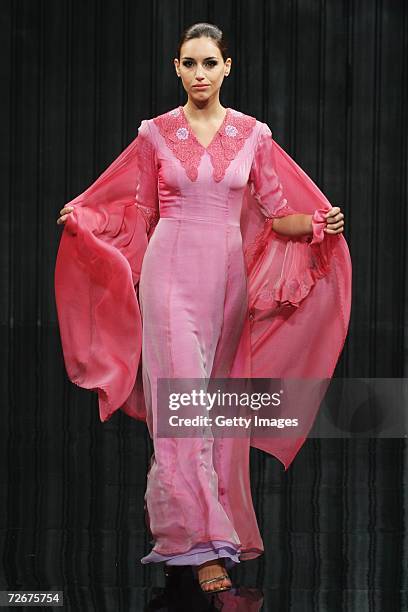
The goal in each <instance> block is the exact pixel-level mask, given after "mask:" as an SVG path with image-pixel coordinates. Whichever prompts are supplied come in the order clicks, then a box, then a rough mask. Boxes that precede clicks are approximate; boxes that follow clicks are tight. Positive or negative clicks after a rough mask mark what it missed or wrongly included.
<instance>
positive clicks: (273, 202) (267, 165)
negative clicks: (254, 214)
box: [248, 123, 296, 219]
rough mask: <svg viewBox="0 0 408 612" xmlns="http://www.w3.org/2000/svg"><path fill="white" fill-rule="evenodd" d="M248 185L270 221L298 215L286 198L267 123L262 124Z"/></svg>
mask: <svg viewBox="0 0 408 612" xmlns="http://www.w3.org/2000/svg"><path fill="white" fill-rule="evenodd" d="M248 183H249V187H250V190H251V195H252V196H253V197H254V198H255V200H256V201H257V202H258V204H259V207H260V210H261V211H262V213H263V215H264V216H265V217H267V218H268V219H274V218H279V217H285V216H286V215H293V214H296V210H294V209H293V208H292V207H291V206H290V203H289V202H288V200H287V198H286V197H285V193H284V189H283V185H282V183H281V180H280V177H279V175H278V172H277V169H276V158H275V151H274V146H273V139H272V132H271V130H270V128H269V127H268V125H267V124H266V123H262V124H261V129H260V131H259V136H258V142H257V146H256V149H255V153H254V157H253V160H252V165H251V170H250V174H249V180H248Z"/></svg>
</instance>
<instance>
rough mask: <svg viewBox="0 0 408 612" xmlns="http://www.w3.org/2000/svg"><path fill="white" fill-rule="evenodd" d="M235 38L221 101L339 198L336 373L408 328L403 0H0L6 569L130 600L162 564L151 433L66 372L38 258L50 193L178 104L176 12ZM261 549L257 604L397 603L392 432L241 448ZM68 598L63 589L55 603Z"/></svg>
mask: <svg viewBox="0 0 408 612" xmlns="http://www.w3.org/2000/svg"><path fill="white" fill-rule="evenodd" d="M197 21H210V22H213V23H216V24H218V25H219V26H220V27H221V28H222V29H224V30H225V32H226V34H227V35H228V38H229V39H230V40H231V47H230V55H231V57H232V71H231V75H230V77H229V78H228V79H226V80H225V82H224V85H223V88H222V93H221V103H222V104H223V105H224V106H230V107H233V108H236V109H238V110H241V111H243V112H245V113H247V114H251V115H254V116H256V117H257V118H258V119H259V120H261V121H266V122H267V123H268V125H269V126H270V128H271V130H272V132H273V136H274V138H275V139H276V140H277V142H279V144H280V145H281V146H282V147H283V148H284V149H285V150H286V151H287V152H288V153H289V154H290V155H291V156H292V157H293V158H294V159H295V160H296V161H297V162H298V163H299V164H300V165H301V166H302V168H303V169H304V170H305V171H306V172H307V173H308V174H309V175H310V176H311V177H312V178H313V179H314V180H315V182H316V183H317V184H318V185H319V187H320V188H321V189H322V191H324V193H325V194H326V195H327V197H328V198H329V200H330V201H331V202H332V204H333V205H338V206H340V207H341V208H342V211H343V212H344V214H345V234H344V235H345V238H346V240H347V242H348V244H349V248H350V252H351V257H352V262H353V303H352V312H351V322H350V331H349V336H348V339H347V342H346V345H345V348H344V351H343V354H342V357H341V360H340V362H339V364H338V368H337V370H336V375H337V376H344V377H403V376H404V375H405V376H406V373H407V366H408V337H407V319H408V311H407V303H408V302H407V299H406V298H407V295H406V294H407V266H406V261H407V141H408V126H407V113H408V105H407V83H408V79H407V58H408V45H407V40H408V3H407V2H406V1H405V0H383V1H380V0H360V1H358V2H357V1H356V2H353V1H352V0H349V1H347V0H320V1H319V0H297V1H296V0H273V1H261V0H252V1H246V2H245V1H242V0H241V1H237V0H224V1H223V2H215V1H207V2H198V1H191V2H184V1H182V0H180V1H178V2H175V1H170V0H166V1H165V0H159V1H158V0H156V1H152V2H149V1H140V0H84V1H81V0H71V1H69V0H19V1H18V0H14V1H11V0H1V3H0V41H1V55H0V70H1V93H2V95H1V97H0V104H1V122H0V128H1V135H0V142H1V187H2V207H1V211H2V214H1V217H0V224H1V243H0V266H1V272H2V274H1V280H0V282H1V290H0V318H1V321H0V322H1V326H0V333H1V338H0V347H1V356H2V368H1V369H0V377H1V378H0V382H1V426H0V427H1V429H0V432H1V433H0V551H1V555H2V563H1V564H0V566H1V567H0V589H6V588H21V589H23V588H36V587H42V588H45V587H47V588H58V589H64V590H65V593H66V597H67V598H68V597H69V598H70V604H68V603H67V604H66V609H73V610H82V609H83V610H98V611H100V610H109V611H110V610H142V609H143V605H144V602H146V601H148V600H149V597H150V590H149V589H145V588H144V587H151V586H152V585H156V586H160V585H162V584H163V577H162V574H161V568H158V567H155V566H154V565H150V566H142V565H141V564H140V561H139V560H140V558H141V557H142V556H143V555H144V554H147V552H148V551H149V550H150V544H149V541H148V536H147V534H146V532H145V529H144V520H143V494H144V487H145V476H146V469H147V462H148V459H149V457H150V453H151V448H150V440H149V439H148V434H147V430H146V428H145V426H144V425H143V424H142V423H139V422H136V421H133V420H131V419H130V418H129V417H127V416H126V415H124V414H122V413H121V412H118V413H116V414H115V415H114V417H113V418H112V419H111V420H110V421H109V422H108V423H105V424H102V423H101V422H100V421H99V417H98V410H97V402H96V395H94V394H93V393H91V392H89V391H85V390H82V389H79V388H77V387H75V386H74V385H73V384H72V383H70V382H69V381H68V379H67V376H66V373H65V370H64V364H63V359H62V352H61V346H60V339H59V331H58V326H57V318H56V309H55V303H54V288H53V280H54V279H53V274H54V264H55V257H56V252H57V248H58V243H59V238H60V234H61V231H62V229H61V227H60V226H57V225H56V219H57V217H58V214H59V210H60V209H61V208H62V207H63V205H64V203H65V202H67V201H69V200H70V199H72V198H73V197H74V196H75V195H77V194H79V193H80V192H82V191H83V190H84V189H85V188H86V187H87V186H88V185H89V184H90V183H91V182H93V181H94V180H95V178H96V177H97V176H98V175H99V174H100V173H101V172H102V170H103V169H104V168H105V167H106V166H107V165H108V164H109V163H110V162H111V161H112V160H113V159H114V158H115V157H116V156H117V155H118V154H119V153H120V152H121V151H122V150H123V149H124V148H125V146H126V145H127V144H128V143H129V142H130V141H131V140H132V139H133V138H134V137H135V136H136V134H137V128H138V126H139V125H140V122H141V120H142V119H144V118H149V117H153V116H155V115H157V114H159V113H162V112H165V111H166V110H169V109H170V108H173V107H174V106H176V105H177V104H184V103H185V101H186V95H185V92H184V90H183V89H182V86H181V83H180V82H179V81H180V79H178V78H177V76H176V73H175V70H174V67H173V58H174V57H175V55H176V48H177V42H178V38H179V35H180V33H181V31H182V29H183V28H184V27H186V26H188V25H191V24H192V23H194V22H197ZM251 460H252V483H253V495H254V503H255V507H256V511H257V515H258V518H259V524H260V528H261V533H262V534H263V536H264V542H265V555H264V556H263V557H261V558H259V559H258V560H254V561H250V562H244V563H242V564H241V567H239V568H238V572H239V576H240V579H241V580H242V582H244V583H245V584H248V585H250V586H258V587H260V588H263V589H264V595H265V607H264V609H265V610H272V609H273V610H279V611H282V610H299V611H302V612H304V611H305V610H324V611H329V612H333V611H335V610H347V612H349V611H353V610H359V611H365V610H367V611H368V610H370V611H372V610H381V611H387V612H389V611H391V610H408V593H407V588H408V586H407V581H408V574H407V569H408V568H407V558H408V555H407V553H408V549H407V545H406V499H407V486H406V481H407V467H406V466H407V453H406V442H405V441H404V440H403V439H388V440H385V439H383V440H374V439H369V440H362V439H360V440H318V439H309V440H308V441H307V442H306V444H305V445H304V447H303V448H302V449H301V451H300V453H299V455H298V456H297V458H296V459H295V461H294V463H293V464H292V466H291V467H290V469H289V471H288V472H287V473H286V474H285V473H284V472H283V468H282V466H281V464H280V463H279V462H278V461H277V460H276V459H275V458H274V457H272V456H268V455H265V454H263V453H261V452H258V451H255V449H252V450H251ZM68 606H71V607H68Z"/></svg>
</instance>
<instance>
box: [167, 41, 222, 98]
mask: <svg viewBox="0 0 408 612" xmlns="http://www.w3.org/2000/svg"><path fill="white" fill-rule="evenodd" d="M174 66H175V68H176V72H177V74H178V75H179V76H180V77H181V80H182V83H183V87H184V89H185V90H186V92H187V94H188V96H189V98H192V100H194V102H197V103H202V102H206V101H207V100H208V99H210V98H214V96H216V97H218V96H219V90H220V87H221V85H222V82H223V80H224V76H226V75H227V74H229V71H230V68H231V58H230V57H228V58H227V59H226V60H225V62H224V60H223V57H222V55H221V52H220V50H219V48H218V46H217V44H216V43H215V41H214V40H213V39H212V38H209V37H208V36H201V37H200V38H192V39H191V40H187V41H186V42H185V43H184V44H183V45H182V47H181V49H180V61H179V60H178V59H177V58H175V59H174ZM199 85H202V87H198V86H199Z"/></svg>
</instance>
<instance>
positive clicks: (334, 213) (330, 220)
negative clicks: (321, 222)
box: [324, 206, 344, 234]
mask: <svg viewBox="0 0 408 612" xmlns="http://www.w3.org/2000/svg"><path fill="white" fill-rule="evenodd" d="M343 219H344V215H343V213H342V212H340V207H339V206H333V208H332V209H331V210H329V212H328V213H327V214H326V222H327V225H326V227H325V228H324V231H325V232H326V233H327V234H340V233H341V232H342V231H343V230H344V221H343Z"/></svg>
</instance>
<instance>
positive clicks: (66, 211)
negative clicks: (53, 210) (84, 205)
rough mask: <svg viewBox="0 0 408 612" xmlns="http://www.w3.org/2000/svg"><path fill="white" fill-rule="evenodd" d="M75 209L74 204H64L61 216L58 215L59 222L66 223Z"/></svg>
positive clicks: (59, 223)
mask: <svg viewBox="0 0 408 612" xmlns="http://www.w3.org/2000/svg"><path fill="white" fill-rule="evenodd" d="M73 210H74V207H73V206H64V208H62V209H61V210H60V215H61V216H60V217H58V219H57V224H58V225H61V224H63V223H65V221H66V220H67V219H68V215H69V214H70V213H71V212H72V211H73Z"/></svg>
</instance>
